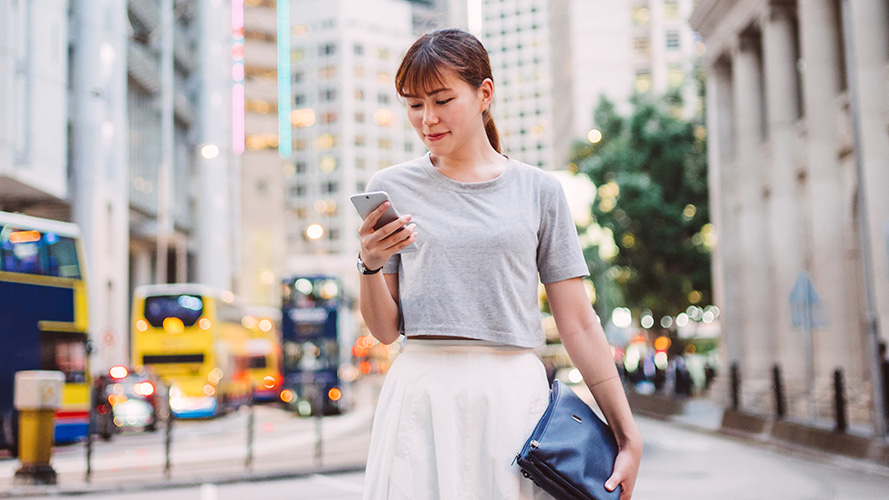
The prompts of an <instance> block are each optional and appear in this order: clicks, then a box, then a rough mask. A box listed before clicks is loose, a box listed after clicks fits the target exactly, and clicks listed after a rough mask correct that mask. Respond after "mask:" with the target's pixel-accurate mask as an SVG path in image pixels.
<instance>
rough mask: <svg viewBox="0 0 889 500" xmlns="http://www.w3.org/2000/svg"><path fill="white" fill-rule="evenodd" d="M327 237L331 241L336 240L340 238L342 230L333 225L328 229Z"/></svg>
mask: <svg viewBox="0 0 889 500" xmlns="http://www.w3.org/2000/svg"><path fill="white" fill-rule="evenodd" d="M327 238H328V239H329V240H331V241H336V240H338V239H340V230H339V229H337V228H335V227H332V228H330V230H329V231H327Z"/></svg>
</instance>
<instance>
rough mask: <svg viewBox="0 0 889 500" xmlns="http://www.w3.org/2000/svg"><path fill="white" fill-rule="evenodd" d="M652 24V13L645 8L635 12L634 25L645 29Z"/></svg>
mask: <svg viewBox="0 0 889 500" xmlns="http://www.w3.org/2000/svg"><path fill="white" fill-rule="evenodd" d="M650 22H651V11H650V10H648V9H647V8H645V7H641V8H638V9H636V10H635V11H634V12H633V24H635V25H636V26H639V27H642V28H645V27H648V23H650Z"/></svg>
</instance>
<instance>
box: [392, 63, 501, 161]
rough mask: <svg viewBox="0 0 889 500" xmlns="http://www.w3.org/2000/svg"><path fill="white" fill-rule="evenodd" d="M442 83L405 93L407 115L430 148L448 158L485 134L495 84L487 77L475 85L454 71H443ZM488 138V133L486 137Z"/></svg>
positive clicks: (436, 153)
mask: <svg viewBox="0 0 889 500" xmlns="http://www.w3.org/2000/svg"><path fill="white" fill-rule="evenodd" d="M442 76H443V79H442V83H441V85H438V86H436V87H438V88H434V89H426V90H425V91H424V92H423V95H419V96H416V95H405V96H404V97H405V100H406V101H407V116H408V119H409V120H410V122H411V125H413V127H414V130H416V131H417V135H419V136H420V139H422V140H423V144H425V145H426V148H428V149H429V151H430V152H431V153H432V154H434V155H436V156H440V157H447V156H449V155H452V154H453V153H454V152H455V151H458V150H459V149H461V148H462V147H463V146H466V145H468V144H472V141H473V140H475V139H477V138H478V134H481V135H482V136H484V134H485V132H484V121H483V119H482V112H483V111H484V110H485V109H487V108H488V106H490V104H491V98H492V97H493V94H494V86H493V83H492V82H491V80H485V81H484V82H482V84H481V86H480V87H479V88H477V89H475V88H472V86H471V85H469V84H468V83H466V82H465V81H464V80H463V79H461V78H460V77H459V76H457V74H456V73H454V72H453V71H445V72H443V75H442ZM484 140H485V141H487V136H484Z"/></svg>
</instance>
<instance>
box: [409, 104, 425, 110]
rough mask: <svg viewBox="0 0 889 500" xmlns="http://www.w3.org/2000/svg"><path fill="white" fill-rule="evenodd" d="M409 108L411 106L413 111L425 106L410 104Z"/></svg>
mask: <svg viewBox="0 0 889 500" xmlns="http://www.w3.org/2000/svg"><path fill="white" fill-rule="evenodd" d="M408 106H410V107H411V108H413V109H420V108H421V107H422V106H423V105H422V104H409V105H408Z"/></svg>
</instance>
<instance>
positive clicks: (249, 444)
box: [244, 389, 256, 472]
mask: <svg viewBox="0 0 889 500" xmlns="http://www.w3.org/2000/svg"><path fill="white" fill-rule="evenodd" d="M255 396H256V390H255V389H251V391H250V399H249V400H248V403H247V404H248V407H249V408H250V413H248V414H247V461H246V463H245V464H244V465H245V467H246V468H247V469H248V470H250V471H251V472H252V471H253V424H254V414H253V405H254V403H255Z"/></svg>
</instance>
